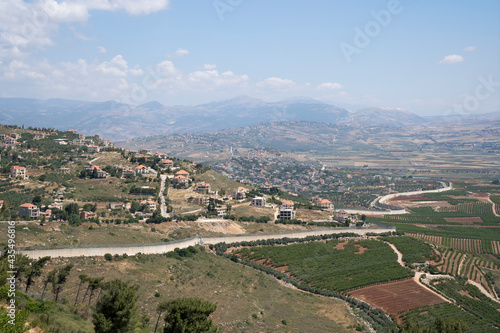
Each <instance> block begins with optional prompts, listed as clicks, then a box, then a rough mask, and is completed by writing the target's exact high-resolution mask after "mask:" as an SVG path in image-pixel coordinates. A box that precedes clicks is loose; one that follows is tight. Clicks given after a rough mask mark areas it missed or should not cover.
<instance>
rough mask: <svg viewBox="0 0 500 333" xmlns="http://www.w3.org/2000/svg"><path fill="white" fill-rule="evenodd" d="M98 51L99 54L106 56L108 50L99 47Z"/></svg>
mask: <svg viewBox="0 0 500 333" xmlns="http://www.w3.org/2000/svg"><path fill="white" fill-rule="evenodd" d="M97 50H98V51H99V53H101V54H106V48H105V47H104V46H98V47H97Z"/></svg>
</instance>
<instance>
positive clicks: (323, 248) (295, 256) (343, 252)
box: [235, 240, 413, 291]
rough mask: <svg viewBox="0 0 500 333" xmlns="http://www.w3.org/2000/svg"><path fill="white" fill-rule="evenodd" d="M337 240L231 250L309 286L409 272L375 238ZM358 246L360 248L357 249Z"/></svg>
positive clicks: (360, 282) (344, 284) (336, 286)
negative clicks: (339, 247) (339, 242)
mask: <svg viewBox="0 0 500 333" xmlns="http://www.w3.org/2000/svg"><path fill="white" fill-rule="evenodd" d="M337 244H338V240H333V241H328V242H326V243H322V242H311V243H305V244H293V245H288V246H280V247H274V246H265V247H252V248H244V249H240V250H238V251H237V252H235V254H236V255H238V256H239V257H240V258H241V259H242V260H251V261H253V262H259V261H261V260H266V264H267V265H271V266H273V267H276V268H278V267H282V268H283V269H284V270H286V272H288V273H289V274H290V275H292V276H293V277H295V278H297V279H299V280H300V281H302V282H304V283H307V284H309V285H311V286H314V287H316V288H320V289H326V290H332V291H347V290H352V289H355V288H361V287H365V286H369V285H373V284H377V283H383V282H389V281H396V280H401V279H404V278H408V277H411V276H413V272H412V271H411V270H409V269H407V268H404V267H401V266H400V265H399V264H398V263H397V255H396V254H395V253H394V251H393V250H392V249H391V248H390V246H389V245H387V244H385V243H383V242H380V241H377V240H362V241H356V242H354V241H349V242H348V243H347V244H345V246H344V248H343V249H338V248H335V246H336V245H337ZM360 247H362V248H363V251H360Z"/></svg>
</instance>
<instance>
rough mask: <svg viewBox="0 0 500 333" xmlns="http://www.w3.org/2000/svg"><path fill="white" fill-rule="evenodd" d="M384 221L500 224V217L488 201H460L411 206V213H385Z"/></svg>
mask: <svg viewBox="0 0 500 333" xmlns="http://www.w3.org/2000/svg"><path fill="white" fill-rule="evenodd" d="M382 220H383V221H384V222H393V223H412V224H448V225H471V224H472V225H499V224H500V217H498V216H495V215H493V210H492V205H491V203H488V202H474V203H470V202H469V203H459V204H456V205H441V206H437V207H435V208H434V209H432V208H431V207H414V208H411V214H405V215H384V217H383V219H382Z"/></svg>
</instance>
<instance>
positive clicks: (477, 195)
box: [472, 193, 490, 198]
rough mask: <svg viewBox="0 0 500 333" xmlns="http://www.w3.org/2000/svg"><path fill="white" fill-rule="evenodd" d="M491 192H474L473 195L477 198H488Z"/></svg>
mask: <svg viewBox="0 0 500 333" xmlns="http://www.w3.org/2000/svg"><path fill="white" fill-rule="evenodd" d="M489 195H490V194H489V193H472V196H473V197H475V198H487V197H488V196H489Z"/></svg>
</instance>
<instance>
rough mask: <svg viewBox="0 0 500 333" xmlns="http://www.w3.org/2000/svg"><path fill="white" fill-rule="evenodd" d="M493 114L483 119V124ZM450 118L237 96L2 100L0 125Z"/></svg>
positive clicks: (116, 128) (123, 131) (144, 130)
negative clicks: (203, 100) (201, 100)
mask: <svg viewBox="0 0 500 333" xmlns="http://www.w3.org/2000/svg"><path fill="white" fill-rule="evenodd" d="M491 117H497V118H499V117H498V116H497V114H493V115H491V116H487V115H486V116H484V120H485V121H487V120H488V119H490V118H491ZM445 120H450V118H449V117H447V118H439V117H435V118H433V117H421V116H418V115H416V114H413V113H411V112H408V111H404V110H401V109H395V108H365V109H361V110H358V111H356V112H349V111H348V110H346V109H344V108H340V107H337V106H334V105H331V104H327V103H324V102H320V101H317V100H314V99H310V98H295V99H288V100H284V101H280V102H266V101H263V100H260V99H256V98H252V97H248V96H239V97H236V98H233V99H229V100H224V101H218V102H212V103H208V104H202V105H195V106H164V105H162V104H161V103H159V102H156V101H152V102H148V103H145V104H141V105H139V106H132V105H128V104H122V103H118V102H114V101H107V102H86V101H75V100H63V99H48V100H38V99H27V98H0V123H2V124H15V125H25V126H33V127H55V128H61V129H69V128H74V129H77V130H79V131H80V132H82V133H86V134H100V135H101V136H103V137H106V138H108V139H111V140H115V141H118V140H128V139H133V138H137V137H144V136H152V135H161V134H174V133H207V132H215V131H220V130H224V129H229V128H236V127H245V126H252V125H256V124H260V123H266V122H276V121H280V122H282V121H312V122H323V123H329V124H348V125H350V126H360V127H365V126H373V125H382V126H394V127H401V126H408V125H418V124H424V123H429V122H436V121H445Z"/></svg>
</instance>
